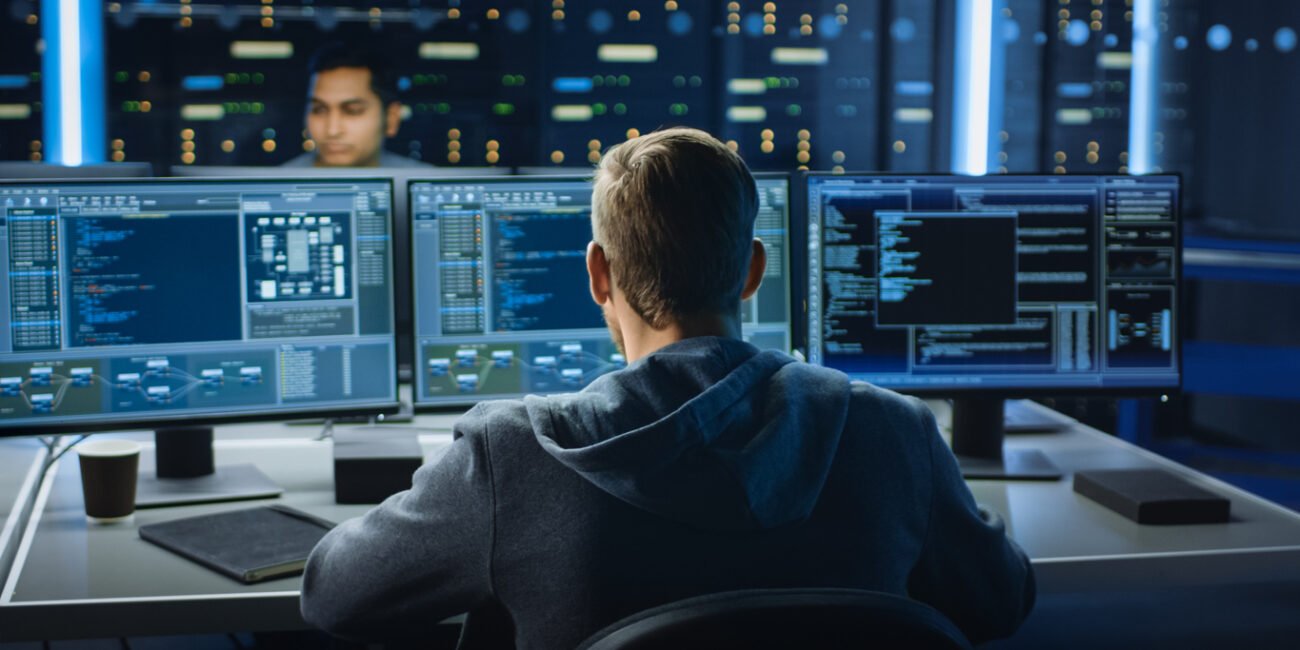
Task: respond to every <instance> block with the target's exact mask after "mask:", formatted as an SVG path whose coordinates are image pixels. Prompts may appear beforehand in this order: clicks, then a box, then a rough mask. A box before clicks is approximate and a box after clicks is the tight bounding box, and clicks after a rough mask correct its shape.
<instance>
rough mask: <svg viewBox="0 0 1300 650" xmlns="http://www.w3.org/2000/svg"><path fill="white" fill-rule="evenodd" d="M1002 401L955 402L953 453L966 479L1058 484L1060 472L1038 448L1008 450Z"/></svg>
mask: <svg viewBox="0 0 1300 650" xmlns="http://www.w3.org/2000/svg"><path fill="white" fill-rule="evenodd" d="M1002 402H1003V400H1001V399H996V398H960V399H954V400H953V401H952V453H954V454H956V455H957V464H958V465H959V466H960V467H961V475H962V477H963V478H967V479H997V480H1022V481H1055V480H1057V479H1059V478H1061V470H1060V469H1058V468H1057V467H1056V465H1055V464H1053V463H1052V461H1051V460H1049V459H1048V458H1047V456H1046V455H1044V454H1043V452H1041V451H1039V450H1037V449H1005V448H1004V447H1003V444H1002V439H1003V437H1004V434H1005V429H1004V427H1005V424H1004V419H1003V418H1004V415H1003V403H1002Z"/></svg>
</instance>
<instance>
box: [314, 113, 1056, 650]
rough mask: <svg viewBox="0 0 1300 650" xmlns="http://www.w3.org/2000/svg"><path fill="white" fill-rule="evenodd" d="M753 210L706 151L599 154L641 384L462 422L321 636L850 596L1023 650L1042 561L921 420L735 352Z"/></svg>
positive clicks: (335, 593) (514, 632)
mask: <svg viewBox="0 0 1300 650" xmlns="http://www.w3.org/2000/svg"><path fill="white" fill-rule="evenodd" d="M757 202H758V197H757V192H756V189H755V185H754V179H753V177H752V176H751V175H750V173H749V171H748V169H746V167H745V164H744V162H743V161H741V159H740V157H739V156H737V155H736V154H735V153H734V152H732V151H731V150H730V149H728V148H727V147H726V146H725V145H723V144H722V143H720V142H718V141H717V140H715V139H714V138H712V137H710V136H709V135H708V134H705V133H703V132H700V131H695V130H690V129H672V130H667V131H659V132H655V133H652V134H649V135H647V136H644V137H640V138H635V139H633V140H629V141H628V142H626V143H624V144H621V145H619V146H617V147H614V148H613V149H611V150H610V151H609V152H608V153H607V154H606V155H605V157H604V159H602V161H601V164H600V168H599V170H598V171H597V175H596V179H595V187H594V192H593V197H592V231H593V237H592V239H593V241H592V242H591V244H589V245H588V248H587V270H588V273H589V275H590V289H591V295H592V298H593V299H594V300H595V302H596V304H598V305H599V306H600V309H601V310H602V312H603V313H604V315H605V319H606V321H607V322H608V324H609V329H610V333H611V335H612V336H613V338H614V341H615V343H617V344H618V346H619V348H620V350H622V351H623V353H624V354H625V356H626V358H627V361H628V364H629V365H628V367H627V368H626V369H624V370H622V371H619V372H614V373H610V374H607V375H605V376H603V377H601V378H599V379H597V380H596V381H595V382H593V383H592V384H591V385H590V386H588V387H587V388H586V389H585V390H583V391H582V392H579V393H574V394H569V395H556V396H551V397H536V396H529V397H526V398H524V399H523V400H507V401H497V402H485V403H482V404H479V405H478V406H476V407H475V408H473V409H471V410H470V411H469V412H468V413H466V414H465V415H464V417H462V418H461V419H460V420H459V421H458V422H457V423H456V426H455V441H454V442H453V443H451V445H450V448H449V449H448V450H447V452H446V454H445V455H444V456H442V458H441V459H440V460H438V462H436V463H433V464H430V465H426V466H425V467H422V468H421V469H420V470H419V471H418V472H416V474H415V476H414V485H413V487H412V489H411V490H409V491H407V492H403V493H400V494H397V495H394V496H393V497H391V498H389V499H388V500H387V501H385V502H384V503H383V504H382V505H380V506H379V507H377V508H375V509H374V510H373V511H371V512H370V513H368V514H367V515H366V516H364V517H362V518H360V519H354V520H351V521H348V522H345V523H344V524H342V525H340V526H339V527H338V528H336V529H335V530H334V531H332V532H331V533H330V534H329V535H327V536H326V537H325V539H324V540H322V541H321V543H320V545H319V546H317V548H316V549H315V550H314V551H313V552H312V554H311V559H310V560H309V561H308V563H307V569H306V575H305V577H304V579H303V592H302V611H303V616H304V617H305V618H306V619H307V621H309V622H311V623H312V624H314V625H317V626H319V627H321V628H322V629H325V630H327V631H329V632H331V633H334V634H337V635H339V636H343V637H349V638H353V639H359V640H374V641H384V640H399V639H412V638H414V639H419V638H428V637H429V636H430V635H431V630H432V629H433V627H434V626H435V625H436V624H437V623H438V621H440V620H442V619H444V618H446V617H448V616H452V615H455V614H458V613H461V612H470V616H469V619H468V623H467V629H466V631H465V634H464V635H462V646H465V645H470V644H472V643H473V642H474V641H476V640H477V641H479V642H480V643H484V642H486V640H487V639H489V638H491V635H492V634H497V635H500V634H502V633H504V635H505V636H504V638H505V639H507V643H508V642H509V640H510V639H513V642H514V643H515V644H516V645H517V646H518V647H520V648H557V649H558V648H566V649H567V648H573V647H574V646H576V645H578V644H579V643H580V642H581V641H582V640H583V639H585V638H586V637H588V636H589V635H591V634H592V633H594V632H596V631H597V630H599V629H601V628H602V627H604V626H606V625H608V624H610V623H612V622H614V621H616V620H618V619H620V618H622V617H625V616H628V615H630V614H633V613H636V612H638V611H641V610H644V609H648V608H650V607H654V606H656V605H661V604H664V603H668V602H671V601H674V600H679V599H682V598H688V597H691V596H696V595H701V594H708V593H714V592H721V591H729V590H735V589H748V588H773V587H852V588H860V589H872V590H877V591H884V592H889V593H893V594H900V595H906V596H910V597H912V598H915V599H917V600H920V601H923V602H926V603H928V604H930V605H932V606H934V607H935V608H937V609H938V610H939V611H941V612H943V613H944V614H945V615H947V616H948V617H949V618H950V619H952V621H953V622H954V623H956V624H957V626H958V627H960V628H961V630H962V631H963V632H964V633H965V634H966V635H967V636H968V637H969V638H970V639H971V640H972V641H974V642H980V641H983V640H987V639H991V638H997V637H1000V636H1006V635H1009V634H1010V633H1011V632H1013V631H1014V630H1015V629H1016V627H1017V626H1018V625H1019V624H1020V622H1021V621H1022V620H1023V619H1024V618H1025V616H1026V615H1028V613H1029V610H1030V609H1031V608H1032V607H1033V601H1034V581H1033V574H1032V571H1031V569H1030V566H1029V562H1028V560H1027V559H1026V558H1025V555H1024V554H1023V553H1022V552H1021V551H1020V549H1019V548H1018V547H1017V546H1016V545H1015V544H1014V543H1013V542H1011V541H1010V540H1008V539H1007V538H1006V536H1005V534H1004V533H1003V530H1002V528H1001V525H1000V524H998V523H997V522H996V521H994V522H990V521H988V520H987V518H986V517H984V516H982V515H981V513H980V511H979V510H978V509H977V507H976V505H975V502H974V500H973V499H972V497H971V494H970V491H969V490H968V489H967V487H966V485H965V484H964V483H963V482H962V479H961V474H960V473H959V472H958V470H957V465H956V462H955V460H954V458H953V456H952V454H951V452H950V451H949V450H948V448H947V447H946V446H945V445H944V443H943V440H942V439H941V438H940V437H939V432H938V429H937V427H936V426H935V421H934V417H933V416H932V415H931V413H930V411H929V410H928V409H927V408H926V407H925V405H924V404H923V403H922V402H920V401H918V400H916V399H912V398H905V397H902V396H900V395H897V394H895V393H892V392H889V391H886V390H882V389H879V388H876V387H873V386H871V385H868V384H865V383H860V382H850V381H849V379H848V378H847V377H846V376H845V375H843V374H842V373H840V372H837V371H834V370H829V369H825V368H818V367H813V366H809V365H807V364H804V363H799V362H797V361H795V360H794V359H793V358H791V357H789V356H787V355H785V354H781V353H778V352H773V351H766V352H760V351H758V350H757V349H756V348H754V347H753V346H751V345H749V344H748V343H745V342H744V341H743V340H741V336H740V332H741V330H740V303H741V301H742V300H744V299H746V298H748V297H749V296H751V295H753V293H754V292H755V290H757V288H758V285H759V282H760V280H761V278H762V275H763V269H764V267H765V264H766V254H765V252H764V249H763V245H762V243H761V242H759V241H758V240H757V239H754V238H753V233H754V218H755V215H756V213H757ZM489 623H492V624H489ZM482 634H487V635H488V636H487V637H484V636H479V635H482ZM497 638H498V639H499V638H500V637H497ZM492 642H493V643H495V642H496V641H492Z"/></svg>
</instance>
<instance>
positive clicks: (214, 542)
mask: <svg viewBox="0 0 1300 650" xmlns="http://www.w3.org/2000/svg"><path fill="white" fill-rule="evenodd" d="M333 527H334V524H333V523H332V522H329V521H326V520H324V519H321V518H319V517H315V516H313V515H309V514H307V513H305V512H302V511H301V510H295V509H293V508H290V507H287V506H281V505H273V506H262V507H259V508H247V509H244V510H231V511H227V512H219V513H216V514H211V515H201V516H198V517H188V518H185V519H177V520H174V521H165V522H162V523H158V524H149V525H147V526H141V527H140V537H141V538H142V539H144V540H145V541H148V542H152V543H154V544H157V545H158V546H161V547H163V548H165V549H167V550H169V551H171V552H173V553H176V554H177V555H180V556H182V557H185V558H188V559H190V560H193V561H195V562H198V563H199V564H202V565H203V566H206V567H208V568H209V569H213V570H215V571H218V572H220V573H223V574H225V575H227V576H230V577H231V578H234V579H236V580H238V581H240V582H243V583H245V584H249V583H254V582H261V581H263V580H270V579H272V578H280V577H284V576H291V575H296V574H298V573H301V572H302V569H303V567H304V566H305V565H306V564H307V555H308V554H309V553H311V549H312V548H313V547H315V546H316V543H317V542H319V541H320V540H321V538H322V537H324V536H325V533H327V532H329V530H330V529H331V528H333Z"/></svg>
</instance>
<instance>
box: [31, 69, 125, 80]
mask: <svg viewBox="0 0 1300 650" xmlns="http://www.w3.org/2000/svg"><path fill="white" fill-rule="evenodd" d="M32 74H37V73H35V72H33V73H32ZM130 78H131V75H129V74H127V73H126V71H124V70H123V71H119V72H116V73H114V74H113V81H116V82H117V83H126V80H127V79H130Z"/></svg>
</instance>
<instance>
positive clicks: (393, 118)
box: [283, 42, 428, 167]
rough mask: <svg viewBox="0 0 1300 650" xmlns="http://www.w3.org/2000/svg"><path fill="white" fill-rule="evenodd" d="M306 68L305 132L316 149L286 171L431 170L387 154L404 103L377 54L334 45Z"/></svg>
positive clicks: (298, 159)
mask: <svg viewBox="0 0 1300 650" xmlns="http://www.w3.org/2000/svg"><path fill="white" fill-rule="evenodd" d="M307 69H308V72H310V73H311V80H310V81H309V82H308V86H307V120H306V121H307V131H308V133H309V134H310V135H311V139H312V142H314V143H315V145H316V148H315V150H314V151H309V152H307V153H304V154H302V155H301V156H298V157H296V158H294V159H292V160H290V161H289V162H287V163H285V164H284V165H283V166H284V167H426V166H428V165H427V164H426V163H422V162H420V161H418V160H412V159H410V158H407V157H405V156H400V155H398V154H395V153H391V152H388V151H385V150H384V140H385V139H387V138H392V137H394V136H396V135H397V130H398V128H399V127H400V126H401V124H402V102H401V101H400V100H398V98H397V81H396V78H395V75H394V74H393V73H392V70H391V69H390V67H389V66H388V65H387V62H386V61H385V60H384V59H383V57H382V56H380V54H379V53H378V52H376V51H375V50H372V49H369V48H366V47H362V46H357V45H351V44H345V43H341V42H335V43H330V44H328V45H325V46H324V47H322V48H321V49H319V50H317V51H316V53H315V54H314V55H312V58H311V61H310V62H309V63H308V65H307Z"/></svg>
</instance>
